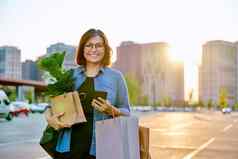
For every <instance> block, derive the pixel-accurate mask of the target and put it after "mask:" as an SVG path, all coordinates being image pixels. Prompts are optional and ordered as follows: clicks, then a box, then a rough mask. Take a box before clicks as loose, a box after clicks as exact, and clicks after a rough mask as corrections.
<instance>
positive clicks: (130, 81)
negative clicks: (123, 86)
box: [125, 74, 140, 105]
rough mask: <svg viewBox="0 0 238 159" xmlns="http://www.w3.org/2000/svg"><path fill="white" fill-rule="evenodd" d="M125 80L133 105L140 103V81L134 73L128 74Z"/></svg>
mask: <svg viewBox="0 0 238 159" xmlns="http://www.w3.org/2000/svg"><path fill="white" fill-rule="evenodd" d="M125 80H126V83H127V87H128V93H129V99H130V102H131V104H132V105H136V104H138V97H139V95H140V85H139V81H138V80H137V79H136V78H134V77H133V76H132V75H129V74H126V75H125Z"/></svg>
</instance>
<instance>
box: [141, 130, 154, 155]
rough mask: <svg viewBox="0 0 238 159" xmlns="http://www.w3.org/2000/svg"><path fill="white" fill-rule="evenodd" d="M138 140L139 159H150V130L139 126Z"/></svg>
mask: <svg viewBox="0 0 238 159" xmlns="http://www.w3.org/2000/svg"><path fill="white" fill-rule="evenodd" d="M139 138H140V140H139V141H140V159H151V156H150V152H149V150H150V129H149V128H147V127H143V126H139Z"/></svg>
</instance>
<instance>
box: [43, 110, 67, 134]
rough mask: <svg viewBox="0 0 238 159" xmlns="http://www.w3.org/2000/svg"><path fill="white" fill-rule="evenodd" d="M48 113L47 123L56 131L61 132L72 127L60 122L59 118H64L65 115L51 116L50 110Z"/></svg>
mask: <svg viewBox="0 0 238 159" xmlns="http://www.w3.org/2000/svg"><path fill="white" fill-rule="evenodd" d="M47 111H48V112H46V114H45V116H46V120H47V123H48V124H49V126H50V127H52V128H54V129H55V130H59V129H62V128H65V127H70V126H71V125H66V124H64V123H62V122H60V121H59V118H60V117H61V116H63V115H64V113H60V114H55V115H51V113H49V111H50V110H47Z"/></svg>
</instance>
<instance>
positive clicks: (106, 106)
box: [92, 97, 122, 116]
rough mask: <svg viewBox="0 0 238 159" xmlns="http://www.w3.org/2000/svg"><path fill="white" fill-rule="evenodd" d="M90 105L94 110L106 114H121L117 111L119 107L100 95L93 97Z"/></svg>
mask: <svg viewBox="0 0 238 159" xmlns="http://www.w3.org/2000/svg"><path fill="white" fill-rule="evenodd" d="M92 106H93V107H94V108H95V109H96V110H98V111H100V112H102V113H105V114H107V115H112V116H120V115H122V114H121V112H120V111H119V109H117V108H116V107H114V106H113V105H111V104H110V103H109V102H108V101H107V100H105V99H103V98H101V97H98V98H97V99H93V101H92Z"/></svg>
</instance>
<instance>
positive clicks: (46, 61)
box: [37, 52, 74, 96]
mask: <svg viewBox="0 0 238 159" xmlns="http://www.w3.org/2000/svg"><path fill="white" fill-rule="evenodd" d="M64 56H65V52H63V53H60V52H56V53H54V54H51V55H50V56H48V57H44V58H42V59H40V60H39V61H38V62H37V65H38V67H39V68H40V69H41V70H43V71H46V72H47V73H48V74H49V75H50V78H49V80H50V82H49V83H50V84H48V87H47V90H46V91H45V95H49V96H57V95H61V94H63V93H65V92H70V91H73V89H74V79H73V70H67V71H66V70H64V69H63V68H62V64H63V60H64Z"/></svg>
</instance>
